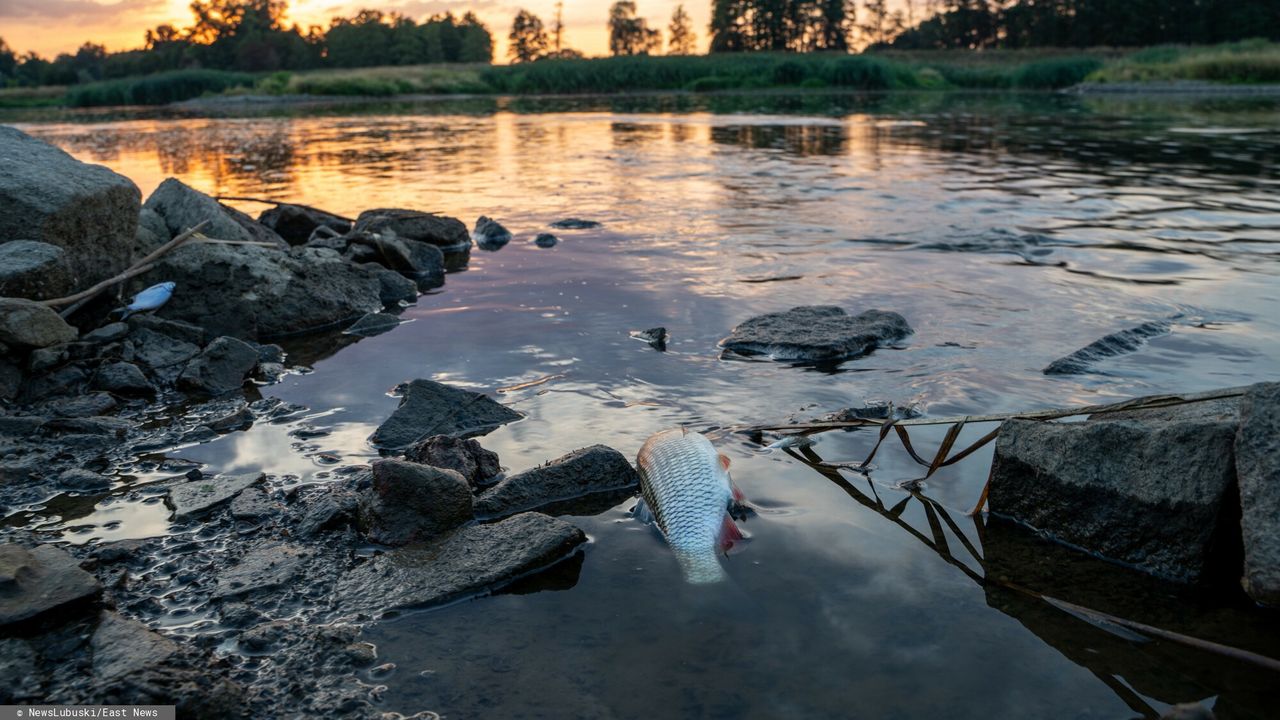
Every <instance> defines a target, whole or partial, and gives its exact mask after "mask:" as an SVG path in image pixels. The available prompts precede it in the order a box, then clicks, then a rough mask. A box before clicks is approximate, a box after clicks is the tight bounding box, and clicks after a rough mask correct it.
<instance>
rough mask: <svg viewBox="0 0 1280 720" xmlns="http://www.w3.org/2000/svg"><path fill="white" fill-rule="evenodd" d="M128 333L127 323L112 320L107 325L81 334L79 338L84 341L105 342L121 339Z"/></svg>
mask: <svg viewBox="0 0 1280 720" xmlns="http://www.w3.org/2000/svg"><path fill="white" fill-rule="evenodd" d="M128 334H129V325H128V323H122V322H113V323H109V324H107V325H103V326H102V327H100V328H97V329H96V330H90V331H89V332H87V333H85V334H84V335H83V336H81V338H80V339H81V340H84V341H85V342H91V343H98V344H106V343H111V342H115V341H117V340H122V339H124V336H125V335H128Z"/></svg>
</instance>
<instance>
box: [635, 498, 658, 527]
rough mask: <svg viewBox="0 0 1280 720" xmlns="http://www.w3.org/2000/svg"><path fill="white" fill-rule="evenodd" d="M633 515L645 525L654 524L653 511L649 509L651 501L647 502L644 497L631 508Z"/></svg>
mask: <svg viewBox="0 0 1280 720" xmlns="http://www.w3.org/2000/svg"><path fill="white" fill-rule="evenodd" d="M631 515H632V516H633V517H635V519H636V520H638V521H640V522H642V523H644V524H645V525H652V524H653V511H652V510H650V509H649V503H647V502H645V501H644V498H640V502H637V503H636V506H635V507H634V508H632V509H631Z"/></svg>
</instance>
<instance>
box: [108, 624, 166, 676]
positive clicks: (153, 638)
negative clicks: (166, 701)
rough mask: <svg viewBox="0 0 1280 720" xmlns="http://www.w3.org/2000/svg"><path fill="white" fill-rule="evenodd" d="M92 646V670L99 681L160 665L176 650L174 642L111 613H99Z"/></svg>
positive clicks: (143, 626)
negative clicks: (100, 615)
mask: <svg viewBox="0 0 1280 720" xmlns="http://www.w3.org/2000/svg"><path fill="white" fill-rule="evenodd" d="M91 645H92V647H93V673H94V675H96V676H97V677H98V678H99V679H102V680H117V679H120V678H123V677H126V676H128V675H132V674H134V673H137V672H140V671H142V670H147V669H151V668H156V667H160V666H161V665H163V664H164V663H165V662H166V661H167V660H169V659H170V658H172V657H173V656H174V655H176V654H177V653H178V644H177V643H175V642H173V641H172V640H170V639H168V638H166V637H164V636H163V635H160V634H159V633H156V632H153V631H151V630H150V629H149V628H147V626H146V625H143V624H142V623H140V622H138V621H137V620H131V619H128V618H125V617H121V616H120V615H117V614H116V613H113V612H104V613H102V619H101V621H100V622H99V623H98V629H97V630H95V631H94V633H93V640H92V641H91Z"/></svg>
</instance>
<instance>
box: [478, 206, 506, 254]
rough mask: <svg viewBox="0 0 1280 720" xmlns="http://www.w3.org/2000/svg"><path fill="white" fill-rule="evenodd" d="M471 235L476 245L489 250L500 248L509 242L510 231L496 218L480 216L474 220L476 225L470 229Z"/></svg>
mask: <svg viewBox="0 0 1280 720" xmlns="http://www.w3.org/2000/svg"><path fill="white" fill-rule="evenodd" d="M471 237H473V238H474V239H475V241H476V245H477V246H478V247H479V248H480V249H481V250H488V251H490V252H492V251H495V250H501V249H502V248H503V247H504V246H506V244H507V243H509V242H511V231H510V230H508V229H506V228H505V227H503V226H502V223H499V222H498V221H497V220H493V219H490V218H487V217H485V216H484V215H481V216H480V219H479V220H476V227H475V229H474V230H472V231H471Z"/></svg>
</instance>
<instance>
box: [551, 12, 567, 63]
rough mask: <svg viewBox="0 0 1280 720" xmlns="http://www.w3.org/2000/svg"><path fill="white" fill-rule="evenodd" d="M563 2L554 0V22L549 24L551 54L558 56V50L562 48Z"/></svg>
mask: <svg viewBox="0 0 1280 720" xmlns="http://www.w3.org/2000/svg"><path fill="white" fill-rule="evenodd" d="M563 16H564V3H563V2H559V1H557V2H556V22H555V24H554V25H552V26H551V38H552V46H551V47H552V49H553V51H554V52H553V54H554V55H556V56H557V57H559V55H560V51H561V50H562V49H563V48H564V44H563V41H564V17H563Z"/></svg>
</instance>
